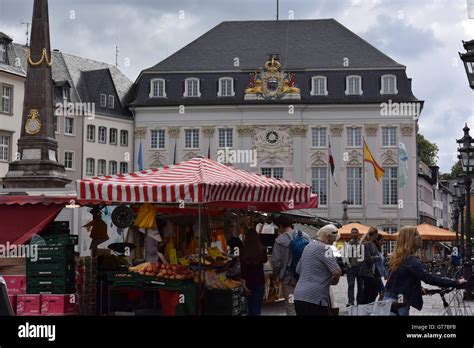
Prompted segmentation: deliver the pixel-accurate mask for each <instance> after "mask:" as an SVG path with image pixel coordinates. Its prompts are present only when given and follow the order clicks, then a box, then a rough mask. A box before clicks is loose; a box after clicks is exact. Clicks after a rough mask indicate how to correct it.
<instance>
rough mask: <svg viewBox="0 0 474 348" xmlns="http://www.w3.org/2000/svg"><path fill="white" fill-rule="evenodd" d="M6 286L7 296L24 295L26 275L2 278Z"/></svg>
mask: <svg viewBox="0 0 474 348" xmlns="http://www.w3.org/2000/svg"><path fill="white" fill-rule="evenodd" d="M3 279H5V283H6V285H7V292H8V295H21V294H25V293H26V275H6V276H3Z"/></svg>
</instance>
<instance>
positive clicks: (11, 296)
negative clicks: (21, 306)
mask: <svg viewBox="0 0 474 348" xmlns="http://www.w3.org/2000/svg"><path fill="white" fill-rule="evenodd" d="M8 299H9V300H10V305H11V306H12V309H13V313H15V314H16V295H8Z"/></svg>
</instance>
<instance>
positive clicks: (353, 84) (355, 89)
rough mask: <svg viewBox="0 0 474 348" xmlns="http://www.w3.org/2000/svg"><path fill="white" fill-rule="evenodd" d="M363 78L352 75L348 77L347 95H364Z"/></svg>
mask: <svg viewBox="0 0 474 348" xmlns="http://www.w3.org/2000/svg"><path fill="white" fill-rule="evenodd" d="M362 93H363V91H362V77H360V76H358V75H352V76H347V77H346V95H362Z"/></svg>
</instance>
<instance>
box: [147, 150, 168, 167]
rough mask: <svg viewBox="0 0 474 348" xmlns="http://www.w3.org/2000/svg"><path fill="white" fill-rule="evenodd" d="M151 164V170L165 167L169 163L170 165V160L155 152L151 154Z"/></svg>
mask: <svg viewBox="0 0 474 348" xmlns="http://www.w3.org/2000/svg"><path fill="white" fill-rule="evenodd" d="M150 162H151V165H150V168H160V167H164V166H166V165H167V163H169V161H168V159H167V158H166V157H165V156H164V155H162V154H160V153H158V152H153V153H152V154H151V156H150Z"/></svg>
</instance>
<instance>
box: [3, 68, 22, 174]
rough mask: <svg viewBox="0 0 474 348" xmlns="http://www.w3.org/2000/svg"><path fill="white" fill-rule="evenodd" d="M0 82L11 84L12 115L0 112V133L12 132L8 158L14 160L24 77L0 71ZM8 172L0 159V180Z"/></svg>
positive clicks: (6, 164) (19, 128) (5, 163)
mask: <svg viewBox="0 0 474 348" xmlns="http://www.w3.org/2000/svg"><path fill="white" fill-rule="evenodd" d="M0 83H4V84H7V85H12V86H13V115H6V114H3V113H0V133H2V134H3V133H7V134H8V133H12V137H11V142H10V147H11V148H10V160H14V159H15V156H16V152H17V149H18V147H17V143H18V139H19V138H20V133H21V119H22V114H23V96H24V94H25V78H24V77H21V76H17V75H12V74H7V73H5V72H1V71H0ZM7 172H8V162H5V161H0V180H1V178H3V177H5V175H6V174H7Z"/></svg>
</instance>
